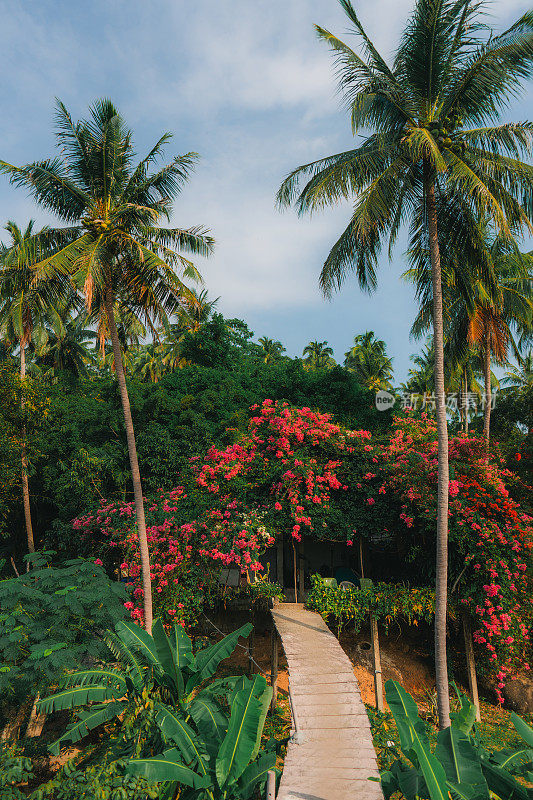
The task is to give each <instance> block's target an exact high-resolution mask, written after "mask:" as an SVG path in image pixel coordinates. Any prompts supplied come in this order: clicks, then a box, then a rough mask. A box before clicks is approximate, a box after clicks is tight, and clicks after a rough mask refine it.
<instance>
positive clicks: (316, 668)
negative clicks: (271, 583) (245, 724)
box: [272, 603, 383, 800]
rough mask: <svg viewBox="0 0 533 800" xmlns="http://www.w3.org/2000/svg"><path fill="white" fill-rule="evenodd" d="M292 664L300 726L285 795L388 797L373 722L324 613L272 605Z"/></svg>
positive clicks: (342, 799)
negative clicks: (381, 777) (380, 778)
mask: <svg viewBox="0 0 533 800" xmlns="http://www.w3.org/2000/svg"><path fill="white" fill-rule="evenodd" d="M272 616H273V618H274V624H275V626H276V628H277V630H278V632H279V634H280V636H281V641H282V644H283V649H284V651H285V655H286V657H287V663H288V666H289V685H290V693H291V701H292V704H293V728H295V729H296V735H294V736H293V737H292V738H291V740H290V741H289V745H288V747H287V755H286V758H285V764H284V767H283V774H282V776H281V782H280V786H279V791H278V795H277V798H278V800H383V793H382V791H381V787H380V784H379V783H375V782H374V781H369V780H368V779H369V778H370V777H374V778H377V777H378V776H379V772H378V768H377V763H376V753H375V751H374V747H373V744H372V736H371V733H370V723H369V721H368V717H367V714H366V710H365V707H364V704H363V701H362V700H361V693H360V690H359V684H358V683H357V680H356V678H355V675H354V672H353V667H352V664H351V662H350V660H349V658H348V656H347V655H346V654H345V653H344V651H343V650H342V648H341V646H340V644H339V642H338V641H337V639H336V637H335V636H334V635H333V634H332V633H331V631H330V630H329V628H328V627H327V625H326V623H325V622H324V620H323V619H322V617H321V616H320V615H319V614H315V613H314V612H312V611H306V610H305V609H304V608H303V605H301V604H300V603H278V604H276V605H275V606H274V608H273V609H272Z"/></svg>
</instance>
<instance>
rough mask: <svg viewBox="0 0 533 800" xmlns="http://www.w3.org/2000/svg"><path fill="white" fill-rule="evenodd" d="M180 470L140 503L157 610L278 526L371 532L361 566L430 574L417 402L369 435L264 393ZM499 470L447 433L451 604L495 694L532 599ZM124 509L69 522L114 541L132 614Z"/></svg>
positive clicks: (424, 578)
mask: <svg viewBox="0 0 533 800" xmlns="http://www.w3.org/2000/svg"><path fill="white" fill-rule="evenodd" d="M191 468H192V472H191V475H190V476H189V482H190V485H188V487H187V490H185V489H184V488H177V489H174V490H172V491H171V492H168V493H165V492H163V491H160V492H159V493H158V495H157V497H156V499H155V500H153V501H150V502H148V503H147V509H146V511H147V523H148V536H149V544H150V550H151V560H152V580H153V585H154V600H155V612H156V613H157V614H161V613H162V612H164V613H165V614H166V615H167V619H168V618H174V619H177V620H178V621H181V622H184V623H189V622H192V621H194V620H195V619H196V617H197V615H198V611H199V609H200V607H201V604H202V602H203V599H204V595H205V593H206V592H207V593H209V592H210V591H211V590H212V588H213V587H214V586H215V584H216V583H217V580H218V576H219V575H220V568H221V567H229V566H235V567H237V568H239V569H240V570H241V572H242V573H244V574H247V576H248V580H253V578H254V576H255V575H257V574H258V573H259V572H260V570H261V569H262V567H261V564H260V562H259V557H260V555H261V553H262V552H263V551H264V548H265V547H267V546H269V545H271V544H273V543H274V541H275V537H276V536H278V535H280V534H281V533H284V534H287V535H288V536H290V537H292V538H293V541H300V540H301V539H302V537H303V536H304V535H312V536H314V537H315V538H319V539H321V538H323V539H327V540H337V541H344V542H345V543H346V544H347V545H348V546H350V545H352V544H353V542H354V539H355V537H356V536H362V537H368V538H373V539H374V540H375V539H379V540H380V546H381V547H382V548H389V553H392V556H391V557H390V558H387V557H384V556H382V557H381V558H380V559H374V563H373V566H372V575H373V577H374V578H376V579H377V578H378V577H385V578H386V579H387V581H389V582H391V583H398V582H399V581H406V580H408V581H409V582H410V583H415V584H419V585H426V586H433V584H434V578H435V575H434V569H435V567H434V562H435V559H434V552H435V529H436V525H435V519H436V485H437V437H436V427H435V422H434V420H432V419H431V418H429V417H428V416H427V415H425V414H422V415H417V416H414V415H411V414H409V413H407V414H406V415H405V416H402V417H398V418H395V419H394V426H393V430H392V432H391V434H390V435H388V436H387V437H386V438H385V439H382V440H380V441H375V440H374V439H373V438H372V436H371V434H370V432H369V431H350V430H347V429H345V428H343V427H342V426H340V425H337V424H335V423H333V422H332V420H331V417H330V415H328V414H320V413H318V412H315V411H312V410H311V409H310V408H306V407H304V408H291V407H290V406H289V405H288V404H287V403H282V402H273V401H272V400H265V401H264V402H263V403H262V404H261V406H254V407H253V408H252V416H251V418H250V421H249V426H248V430H247V431H246V432H245V433H243V434H242V435H241V436H240V438H239V440H238V441H237V442H235V443H233V444H230V445H228V446H227V447H225V448H217V447H214V446H213V447H211V448H210V449H209V450H208V452H207V454H206V455H205V456H204V457H201V456H196V457H195V458H193V459H191ZM513 480H515V479H514V476H513V473H511V472H510V471H509V470H507V469H505V468H504V462H503V461H502V459H501V458H500V457H499V456H498V455H491V456H490V457H489V458H487V456H486V453H485V450H484V445H483V442H482V441H481V440H480V439H476V438H468V437H465V436H456V437H453V438H452V439H451V441H450V487H449V494H450V498H449V500H450V511H449V514H450V518H449V543H450V588H451V589H453V592H452V594H451V602H452V603H453V604H454V605H457V604H458V603H459V602H462V603H463V605H464V606H465V607H467V608H468V609H469V610H470V612H471V613H472V614H473V615H474V617H476V618H477V620H478V623H477V625H475V626H474V628H475V632H474V638H475V641H476V643H477V645H478V647H479V649H480V652H481V653H483V654H484V655H485V656H486V658H485V663H486V664H487V665H488V670H489V671H490V673H491V674H492V675H494V676H495V677H497V691H498V697H499V699H501V696H502V695H501V689H502V688H503V685H504V683H505V679H506V677H507V676H508V674H509V673H510V671H511V669H515V668H516V667H518V666H526V667H527V660H528V659H527V652H528V650H529V633H528V631H529V627H530V622H531V617H532V610H533V609H532V604H531V600H530V596H529V595H530V585H529V578H528V565H529V563H530V550H531V546H532V543H533V532H532V527H531V518H530V517H529V516H528V515H527V514H525V513H524V512H523V510H522V509H521V507H520V506H519V505H518V503H517V502H516V501H515V500H514V499H513V498H512V497H511V495H510V494H509V489H508V485H509V486H510V485H512V483H513ZM133 514H134V511H133V505H132V504H128V503H109V502H105V501H104V502H103V503H102V505H101V507H100V509H99V510H98V512H97V513H96V514H93V515H90V516H88V517H84V518H80V519H78V520H77V521H76V522H75V527H77V528H79V529H82V530H84V531H86V533H87V534H88V535H89V536H90V537H91V541H97V540H98V535H99V534H100V535H102V534H103V536H104V537H105V539H106V540H107V541H108V543H109V545H110V547H112V548H113V547H117V548H119V549H120V553H122V554H123V561H122V569H123V571H124V574H125V575H127V576H128V578H129V579H130V580H131V581H133V585H132V588H133V595H132V598H131V600H130V601H128V602H129V606H128V607H129V608H130V612H131V614H132V616H133V617H134V618H135V619H137V620H139V621H140V620H141V618H142V607H141V606H142V603H141V600H142V587H141V586H140V581H139V574H140V563H139V554H138V550H137V535H136V533H135V528H134V525H133V522H134V519H133ZM347 599H349V598H344V599H343V602H345V601H346V602H347ZM344 613H345V610H344V608H343V610H342V614H344ZM350 613H352V612H350Z"/></svg>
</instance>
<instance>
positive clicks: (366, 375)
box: [344, 331, 392, 391]
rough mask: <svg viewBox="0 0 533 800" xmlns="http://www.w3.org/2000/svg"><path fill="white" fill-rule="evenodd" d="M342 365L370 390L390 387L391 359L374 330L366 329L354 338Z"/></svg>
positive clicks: (383, 343)
mask: <svg viewBox="0 0 533 800" xmlns="http://www.w3.org/2000/svg"><path fill="white" fill-rule="evenodd" d="M344 366H345V367H346V368H347V369H348V370H350V372H353V374H354V375H355V377H356V379H357V381H358V382H359V383H360V384H361V385H362V386H366V387H367V388H368V389H371V390H372V391H377V390H378V389H390V388H391V385H392V384H391V379H392V359H391V358H389V357H388V355H387V347H386V344H385V342H384V341H383V340H382V339H376V336H375V334H374V331H366V332H365V333H362V334H359V335H358V336H356V337H355V338H354V343H353V346H352V347H351V348H350V349H349V350H348V351H347V352H346V353H345V358H344Z"/></svg>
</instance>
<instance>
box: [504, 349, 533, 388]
mask: <svg viewBox="0 0 533 800" xmlns="http://www.w3.org/2000/svg"><path fill="white" fill-rule="evenodd" d="M502 385H503V386H507V387H508V388H509V389H512V390H513V391H518V392H521V391H527V390H530V389H532V388H533V351H532V350H530V351H529V352H528V353H526V354H525V355H523V356H519V357H518V364H517V365H511V366H510V367H509V369H508V370H507V372H506V373H505V377H504V378H503V379H502Z"/></svg>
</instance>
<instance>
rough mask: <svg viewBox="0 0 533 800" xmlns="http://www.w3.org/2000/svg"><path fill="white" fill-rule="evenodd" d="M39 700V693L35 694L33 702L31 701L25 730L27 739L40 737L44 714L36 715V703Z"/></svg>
mask: <svg viewBox="0 0 533 800" xmlns="http://www.w3.org/2000/svg"><path fill="white" fill-rule="evenodd" d="M40 699H41V696H40V694H39V692H37V694H36V695H35V700H34V701H33V706H32V709H31V713H30V719H29V721H28V727H27V728H26V738H27V739H36V738H37V737H38V736H40V735H41V732H42V729H43V728H44V723H45V722H46V714H38V713H37V703H38V702H39V700H40Z"/></svg>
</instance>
